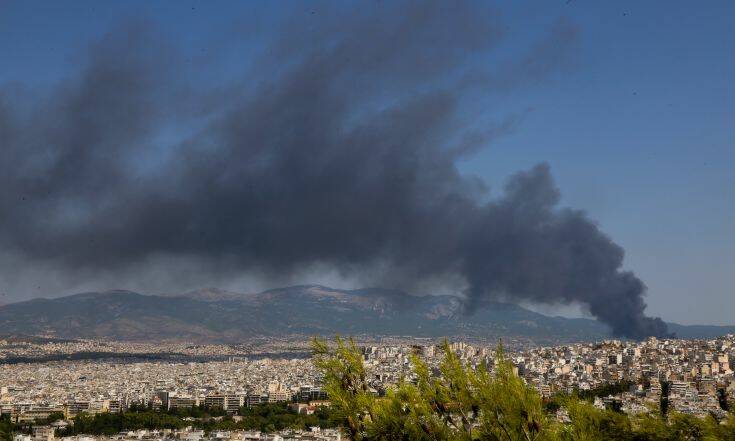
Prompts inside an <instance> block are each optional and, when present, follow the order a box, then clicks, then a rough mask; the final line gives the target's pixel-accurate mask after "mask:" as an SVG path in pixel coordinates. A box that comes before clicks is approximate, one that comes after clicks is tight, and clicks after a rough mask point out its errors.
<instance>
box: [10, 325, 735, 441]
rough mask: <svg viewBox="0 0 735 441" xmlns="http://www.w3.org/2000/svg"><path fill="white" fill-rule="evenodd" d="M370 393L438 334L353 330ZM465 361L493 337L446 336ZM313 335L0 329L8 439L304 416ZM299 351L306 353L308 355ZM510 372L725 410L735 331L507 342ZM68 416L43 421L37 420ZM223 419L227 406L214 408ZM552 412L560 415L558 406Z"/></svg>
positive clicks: (309, 397)
mask: <svg viewBox="0 0 735 441" xmlns="http://www.w3.org/2000/svg"><path fill="white" fill-rule="evenodd" d="M359 345H360V349H361V351H362V353H363V355H364V360H365V366H366V367H367V369H368V372H369V374H370V378H371V380H370V383H371V385H372V388H373V392H374V393H375V394H376V395H381V394H384V393H385V391H386V389H387V388H390V387H391V385H394V384H397V383H398V382H399V381H401V380H402V379H404V380H408V381H410V380H411V376H412V375H413V374H412V373H411V367H412V362H411V358H412V355H418V356H420V357H421V358H422V359H424V360H425V361H426V363H427V364H428V366H429V367H431V368H434V369H435V368H437V366H438V365H439V363H440V361H441V358H442V347H441V342H440V341H431V340H425V339H424V340H417V339H413V340H412V339H410V338H403V339H383V340H380V341H372V342H370V341H368V342H366V341H360V342H359ZM449 348H450V350H452V351H454V352H455V353H456V354H457V355H458V356H459V357H460V358H461V359H462V360H463V361H464V362H465V363H466V364H469V365H471V366H477V365H479V364H480V363H485V364H486V365H487V366H491V367H492V366H493V363H494V361H495V358H496V356H497V354H496V349H497V347H496V346H495V345H494V344H477V343H475V342H473V343H471V344H470V343H463V342H454V343H451V344H450V345H449ZM307 349H308V341H306V340H304V341H303V342H297V343H293V342H289V343H283V342H269V343H264V344H263V345H260V346H258V351H254V350H253V347H252V345H251V346H242V347H238V346H228V345H185V344H173V343H172V344H138V343H121V342H99V341H79V340H75V341H55V340H40V341H36V342H33V341H16V340H2V339H0V416H2V417H3V418H8V417H9V418H10V421H12V423H14V424H20V425H22V424H28V425H29V427H30V426H32V427H33V430H32V432H31V431H29V433H20V434H17V435H15V441H51V440H54V439H59V438H55V436H56V434H57V433H63V429H64V428H66V427H67V426H68V425H70V424H73V422H74V418H75V417H76V416H78V415H96V414H100V413H120V412H125V411H126V410H127V409H130V408H131V407H137V408H146V409H150V410H158V411H164V410H165V411H170V410H172V409H188V408H196V407H200V408H201V407H204V408H217V409H219V410H221V411H222V413H224V414H230V416H229V418H234V419H235V420H237V418H242V417H241V416H238V415H239V412H240V410H241V409H243V408H245V409H247V408H253V407H254V406H260V405H264V404H266V403H270V404H274V403H284V406H289V407H290V409H291V411H293V412H294V413H296V414H304V415H309V414H312V413H314V412H316V411H318V409H319V408H320V407H323V406H326V407H328V406H329V397H328V396H327V394H326V393H325V392H324V391H323V390H322V388H321V379H320V376H319V372H318V371H317V370H316V369H315V367H314V365H313V363H312V360H311V359H310V357H308V354H307V353H306V352H305V351H306V350H307ZM305 354H306V355H305ZM505 356H506V357H507V358H508V359H509V360H510V361H511V362H512V364H513V366H514V370H515V372H516V373H517V374H518V375H519V376H520V377H522V378H523V379H524V380H525V381H526V382H527V383H528V384H530V385H532V386H533V387H534V388H536V389H537V390H538V392H539V393H540V394H541V395H542V396H543V397H544V398H550V397H552V396H554V395H555V394H560V393H574V392H580V391H582V392H583V391H589V390H595V389H600V388H602V387H603V386H605V385H617V386H620V385H623V386H624V387H622V388H620V387H618V388H614V389H613V390H612V393H611V394H610V395H608V396H598V397H596V398H595V405H596V406H600V407H607V406H611V405H614V406H616V408H617V409H619V410H621V411H623V412H626V413H640V412H649V411H651V410H652V409H654V408H656V406H658V403H659V401H660V400H661V397H662V388H665V390H666V393H667V396H668V402H669V406H670V408H671V409H674V410H676V411H678V412H682V413H690V414H695V415H699V416H704V415H712V414H714V415H718V414H722V415H724V414H725V411H724V410H722V406H721V404H722V400H723V396H724V397H726V396H727V395H729V396H733V395H735V375H734V374H733V368H735V336H732V335H727V336H724V337H720V338H717V339H714V340H677V339H666V340H662V339H656V338H650V339H647V340H645V341H642V342H633V341H619V340H607V341H603V342H599V343H578V344H567V345H563V346H554V347H536V348H522V349H513V348H509V349H507V350H506V355H505ZM52 415H63V418H59V419H56V420H54V421H53V422H51V423H49V424H45V425H38V424H34V423H36V422H39V421H45V420H48V419H49V417H50V416H52ZM219 418H222V417H219ZM559 418H563V414H562V413H560V415H559ZM341 437H343V435H341V434H340V432H339V430H337V429H334V428H319V427H313V428H309V429H304V430H293V429H291V430H283V431H279V432H277V433H261V432H260V431H254V430H249V431H248V430H239V431H222V430H217V431H210V432H209V433H208V432H206V431H204V430H201V429H199V428H196V427H194V426H192V427H185V428H181V429H166V430H135V431H130V432H123V433H119V434H117V435H110V436H99V435H98V436H90V435H82V434H77V435H74V436H61V437H60V438H61V439H63V440H65V441H93V440H100V439H106V440H110V439H114V440H160V439H179V440H183V441H202V440H207V439H210V440H224V441H246V440H288V439H301V440H338V439H340V438H341Z"/></svg>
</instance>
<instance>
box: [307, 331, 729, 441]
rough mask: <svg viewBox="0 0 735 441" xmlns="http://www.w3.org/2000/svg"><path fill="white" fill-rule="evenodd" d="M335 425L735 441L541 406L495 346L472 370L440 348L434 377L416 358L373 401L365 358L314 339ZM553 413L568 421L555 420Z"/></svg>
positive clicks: (480, 434) (709, 430)
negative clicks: (490, 362) (490, 357)
mask: <svg viewBox="0 0 735 441" xmlns="http://www.w3.org/2000/svg"><path fill="white" fill-rule="evenodd" d="M313 348H314V356H315V360H316V365H317V367H318V368H319V369H320V370H321V372H322V374H323V376H324V382H325V386H326V389H327V391H328V393H329V396H330V399H331V401H332V406H333V415H334V417H335V418H336V422H337V423H339V425H340V426H342V427H344V428H345V430H346V431H347V433H348V434H349V436H350V437H351V439H353V440H356V441H372V440H419V441H421V440H436V441H440V440H441V441H443V440H447V441H450V440H451V441H455V440H456V441H470V440H490V441H500V440H503V441H516V440H525V441H604V440H614V441H615V440H619V441H648V440H650V441H679V440H687V441H700V440H701V441H710V440H731V441H735V417H733V416H730V417H728V418H726V419H725V420H724V421H720V422H718V421H716V420H715V419H714V418H713V417H707V418H698V417H695V416H691V415H683V414H678V413H673V412H668V417H664V416H662V415H660V414H658V413H656V412H651V413H648V414H643V415H635V416H628V415H625V414H623V413H620V412H614V411H612V410H603V409H598V408H596V407H594V406H593V405H592V404H591V403H590V402H589V401H588V400H585V399H580V397H579V396H576V395H575V394H572V395H560V396H558V397H555V399H554V400H552V401H550V402H547V403H546V404H544V403H542V400H541V398H540V397H539V395H538V394H537V393H536V391H535V390H534V389H533V388H531V387H529V386H527V385H526V384H525V383H524V382H523V380H522V379H521V378H519V377H518V376H516V375H515V374H514V373H513V369H512V365H511V364H510V363H509V362H508V361H507V360H506V359H505V357H504V354H503V348H502V346H498V351H497V355H496V366H495V367H494V369H492V370H489V369H488V368H487V367H486V366H480V367H479V368H477V369H471V368H470V367H468V366H465V365H463V363H462V362H461V360H460V359H459V358H457V357H456V356H455V355H454V354H453V353H452V352H451V351H450V350H449V345H448V344H447V343H446V342H445V343H444V345H443V349H444V359H443V361H442V362H441V364H440V367H439V375H436V376H432V375H431V374H430V372H429V369H428V367H427V366H426V364H425V363H424V362H423V361H421V360H420V359H419V358H418V357H414V358H413V360H412V362H413V366H414V375H415V379H414V381H411V382H409V381H402V382H400V383H399V384H398V385H397V386H396V387H394V388H391V389H389V390H388V392H387V394H386V396H385V397H382V398H378V397H376V396H374V395H373V394H372V393H371V392H370V388H369V385H368V382H367V381H366V373H365V367H364V365H363V358H362V355H361V354H360V352H359V350H358V349H357V347H356V346H355V344H354V342H353V341H352V340H347V341H345V340H343V339H341V338H337V339H336V340H335V344H334V345H333V347H332V348H330V347H329V345H328V344H327V342H325V341H322V340H314V342H313ZM628 387H629V384H627V383H618V384H614V385H611V386H609V387H605V388H599V389H597V390H594V391H590V392H589V393H587V394H584V395H583V397H584V398H589V399H591V398H592V397H594V396H607V395H610V394H614V393H616V392H620V391H622V390H627V389H628ZM556 411H563V412H565V413H566V414H567V416H568V420H567V421H566V422H560V421H558V420H557V419H556V418H555V417H556Z"/></svg>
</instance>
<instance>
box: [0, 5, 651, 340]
mask: <svg viewBox="0 0 735 441" xmlns="http://www.w3.org/2000/svg"><path fill="white" fill-rule="evenodd" d="M310 12H313V11H308V10H307V11H303V14H302V13H298V12H297V13H294V14H293V15H291V16H290V17H289V18H287V19H285V20H280V21H278V22H277V23H276V24H274V27H275V29H276V30H277V31H276V32H274V35H275V36H272V38H270V37H266V38H262V40H257V41H254V43H253V47H254V49H253V53H251V54H249V55H248V57H250V58H249V59H250V62H249V63H247V64H248V67H247V69H245V71H244V72H242V74H241V75H239V76H238V77H237V78H232V79H230V80H227V81H225V80H221V81H218V82H217V83H216V84H210V83H211V81H203V80H198V79H197V78H198V77H197V75H198V74H201V73H202V72H204V73H206V71H207V66H198V67H189V65H187V64H186V57H185V56H184V54H178V53H177V52H176V50H174V49H171V48H169V47H166V46H165V44H162V43H159V40H160V39H159V38H158V36H157V35H156V34H155V32H153V31H152V30H151V29H149V28H148V27H147V26H145V25H140V24H133V25H126V26H123V27H121V28H119V29H116V30H114V31H113V32H111V33H110V34H109V35H108V36H106V37H104V38H103V39H101V40H100V41H99V42H97V43H95V44H93V45H92V46H90V48H89V50H88V54H87V61H86V63H84V64H83V65H82V66H81V67H80V68H79V69H78V72H77V74H75V75H73V76H72V77H70V78H67V79H65V80H63V81H61V82H60V83H59V84H58V85H56V86H55V87H54V88H53V90H51V91H50V92H48V93H37V92H29V91H27V90H23V89H22V88H20V87H18V86H17V85H5V86H3V87H2V89H1V92H0V146H1V147H0V214H1V216H0V248H2V249H3V252H4V253H5V256H6V260H5V261H6V262H8V261H14V262H21V263H20V264H19V265H26V266H47V267H53V268H61V269H62V270H63V271H64V272H66V273H74V272H83V273H84V274H92V275H91V276H90V277H94V274H95V273H96V272H100V273H103V272H104V273H105V274H109V273H111V272H112V273H114V272H117V271H120V272H123V271H125V270H126V269H128V268H130V267H131V266H133V265H135V264H138V263H140V262H147V261H157V262H160V261H161V259H164V260H165V259H167V258H169V259H176V258H186V257H193V258H196V259H198V260H197V261H199V262H205V263H207V265H208V266H206V268H213V267H216V268H217V271H218V274H220V275H222V276H223V277H226V276H232V275H235V274H239V273H242V272H257V273H260V274H264V275H270V276H273V275H278V274H289V273H293V272H295V271H302V270H304V269H305V268H309V267H311V266H313V265H319V266H321V267H326V268H332V269H335V270H337V271H339V272H340V273H341V274H344V275H346V276H348V277H349V276H354V277H363V278H365V279H369V280H371V281H372V282H373V284H376V285H377V284H383V285H384V286H386V285H387V286H388V287H396V288H410V287H412V286H416V285H417V284H418V283H419V282H421V281H422V280H452V281H459V284H460V285H461V286H463V290H464V293H465V295H466V298H467V307H468V309H469V310H472V309H473V308H475V307H478V306H481V305H482V303H483V302H485V301H487V300H489V299H498V298H502V299H507V300H517V301H534V302H539V303H548V304H557V303H563V304H569V303H579V304H582V305H585V306H586V307H588V309H589V311H590V312H591V313H592V314H593V315H594V316H595V317H597V318H598V319H600V320H601V321H603V322H605V323H607V324H608V325H610V327H611V328H612V331H613V332H614V333H615V334H616V335H622V336H628V337H635V338H638V337H643V336H647V335H663V334H665V333H666V326H665V325H664V323H663V322H662V321H661V320H660V319H653V318H649V317H647V316H646V315H645V313H644V311H645V308H646V304H645V303H644V301H643V294H644V292H645V286H644V285H643V283H642V282H641V281H640V280H639V279H637V278H636V277H635V276H634V275H633V274H632V273H630V272H625V271H622V269H621V265H622V262H623V250H622V249H621V248H620V247H619V246H618V245H616V244H615V243H613V242H612V241H611V240H610V239H609V238H608V237H607V236H606V235H605V234H603V233H602V232H601V231H600V230H599V229H598V227H597V226H596V225H595V223H594V222H592V221H591V220H590V219H589V218H588V217H587V216H586V215H585V214H584V213H582V212H580V211H576V210H571V209H565V208H560V207H559V206H558V204H559V194H558V191H557V189H556V188H555V186H554V183H553V181H552V178H551V176H550V172H549V167H548V166H547V165H545V164H541V165H538V166H536V167H534V168H533V169H531V170H528V171H525V172H521V173H518V174H517V175H515V176H514V177H512V178H511V179H510V181H509V182H508V184H507V186H506V188H505V191H504V193H503V194H502V195H501V196H500V197H499V198H496V199H488V197H487V194H486V189H485V186H484V184H483V183H482V182H481V181H480V180H479V179H477V178H473V177H470V176H465V175H462V174H461V173H460V172H459V170H458V168H457V162H458V161H459V160H460V159H466V158H467V155H471V154H472V153H473V152H474V151H476V150H477V149H479V148H482V147H484V146H486V145H487V144H489V143H491V142H492V140H493V139H494V138H495V137H497V136H500V135H502V134H503V133H505V132H508V131H510V130H512V129H513V128H514V127H515V125H516V123H517V122H518V120H519V119H521V118H522V115H512V114H511V115H508V116H507V118H506V119H505V120H503V119H502V118H501V120H500V121H496V122H494V123H493V122H489V121H485V120H483V119H481V118H480V117H475V116H474V114H473V112H472V111H471V110H470V109H469V108H468V107H467V106H466V103H467V102H468V101H471V100H468V98H472V97H477V96H483V97H492V96H493V94H500V93H507V92H509V91H511V90H512V89H514V88H518V87H526V86H530V85H533V84H534V83H537V82H539V81H545V80H546V79H547V78H548V77H549V76H550V75H553V74H555V72H558V71H559V70H560V69H563V67H564V65H565V63H566V61H567V60H568V58H569V56H570V55H573V52H574V47H575V42H576V40H577V30H576V29H575V27H574V26H573V25H571V24H569V23H567V22H565V21H557V22H555V23H553V24H551V26H550V29H549V30H548V31H547V32H545V34H544V35H541V36H539V39H538V41H537V43H535V44H531V45H529V46H528V48H527V51H526V52H525V53H520V54H516V55H515V56H513V57H509V56H508V55H507V54H506V55H505V56H503V51H502V50H499V49H498V48H500V47H502V45H503V44H504V41H505V35H506V29H505V28H504V26H503V25H502V23H501V22H500V20H499V19H498V18H497V14H496V13H495V11H493V10H492V9H489V8H487V9H486V8H484V7H481V4H480V3H464V2H436V3H432V2H415V3H414V2H412V3H408V2H407V3H398V2H386V3H385V4H381V3H376V4H369V5H368V4H365V5H364V7H362V8H360V10H359V11H357V12H351V11H346V10H337V9H335V8H334V7H332V8H322V9H321V10H319V11H316V12H317V13H310ZM240 37H241V38H253V36H252V35H251V34H250V33H248V32H243V33H242V34H241V35H240ZM216 65H217V64H216V62H214V64H213V66H216ZM186 72H189V73H190V74H185V73H186ZM215 77H216V75H215ZM203 78H212V76H206V75H205V76H204V77H203ZM8 256H9V257H8ZM7 259H9V260H7ZM155 259H158V260H155ZM166 270H167V268H162V271H166ZM202 271H206V270H205V269H202Z"/></svg>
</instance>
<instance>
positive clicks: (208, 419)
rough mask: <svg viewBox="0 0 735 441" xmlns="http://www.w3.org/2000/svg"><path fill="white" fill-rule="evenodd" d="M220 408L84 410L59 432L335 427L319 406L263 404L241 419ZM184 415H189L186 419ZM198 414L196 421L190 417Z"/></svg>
mask: <svg viewBox="0 0 735 441" xmlns="http://www.w3.org/2000/svg"><path fill="white" fill-rule="evenodd" d="M222 413H223V412H221V411H220V410H218V409H216V408H205V407H194V408H190V409H186V408H179V409H172V410H169V411H155V410H152V409H147V408H142V407H136V408H134V409H133V410H128V411H127V412H123V413H99V414H96V415H87V414H80V415H77V416H76V417H75V418H74V424H73V425H72V426H71V427H69V428H68V429H66V430H64V431H60V432H59V435H60V436H63V435H77V434H89V435H114V434H117V433H119V432H122V431H130V430H140V429H149V430H154V429H182V428H184V427H187V426H193V427H195V428H198V429H203V430H205V431H206V432H211V431H214V430H260V431H262V432H275V431H279V430H283V429H287V428H292V429H308V428H309V427H314V426H319V427H322V428H328V427H335V423H334V422H333V421H332V419H331V415H330V412H329V408H325V407H322V408H318V409H317V410H316V411H315V412H314V414H312V415H300V414H298V413H296V411H294V410H292V409H290V408H289V407H288V405H287V404H285V403H277V404H262V405H258V406H255V407H253V408H246V407H243V408H240V412H239V413H240V415H241V416H242V420H241V421H235V420H234V418H233V417H232V416H231V415H221V414H222ZM184 418H187V420H185V419H184ZM190 418H194V420H193V421H191V420H189V419H190Z"/></svg>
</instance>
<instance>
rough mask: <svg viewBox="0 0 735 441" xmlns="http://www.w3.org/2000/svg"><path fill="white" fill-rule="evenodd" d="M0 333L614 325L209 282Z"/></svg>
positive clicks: (152, 335) (361, 331)
mask: <svg viewBox="0 0 735 441" xmlns="http://www.w3.org/2000/svg"><path fill="white" fill-rule="evenodd" d="M174 299H175V301H174ZM669 326H670V328H671V330H672V331H673V332H676V333H677V335H678V336H679V337H681V338H710V337H713V336H716V335H722V334H725V333H734V332H735V327H732V326H707V325H695V326H685V325H679V324H675V323H671V324H669ZM0 329H2V330H3V331H2V332H3V333H9V334H12V333H19V334H20V333H22V334H33V335H42V336H47V337H54V338H102V339H114V340H131V341H136V340H146V341H150V340H160V341H169V340H177V341H196V342H225V343H232V342H239V341H243V340H247V339H249V338H252V337H261V336H272V337H278V336H287V335H294V334H299V335H314V334H317V335H333V334H352V335H376V336H377V335H411V336H417V337H441V336H449V337H459V336H462V337H470V338H485V339H497V338H501V337H519V338H527V339H531V340H534V341H538V342H539V343H547V342H553V341H559V342H570V341H583V340H600V339H604V338H610V331H609V328H607V327H606V326H605V325H604V324H601V323H599V322H597V321H595V320H591V319H585V318H573V319H571V318H564V317H558V316H556V317H552V316H547V315H544V314H540V313H537V312H533V311H530V310H528V309H525V308H523V307H521V306H519V305H515V304H512V303H501V302H492V303H490V302H489V303H487V304H485V305H482V307H481V308H479V309H478V310H477V311H475V312H474V313H473V314H466V313H465V312H464V310H463V306H462V302H461V300H460V299H459V298H458V297H454V296H449V295H439V296H415V295H411V294H408V293H405V292H402V291H397V290H389V289H383V288H362V289H353V290H341V289H334V288H329V287H326V286H322V285H297V286H290V287H283V288H275V289H270V290H267V291H263V292H260V293H238V292H234V291H227V290H220V289H217V288H204V289H199V290H193V291H188V292H184V293H167V294H154V295H151V294H141V293H137V292H133V291H127V290H109V291H103V292H85V293H78V294H73V295H69V296H65V297H57V298H36V299H32V300H28V301H24V302H18V303H11V304H6V305H1V306H0Z"/></svg>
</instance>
